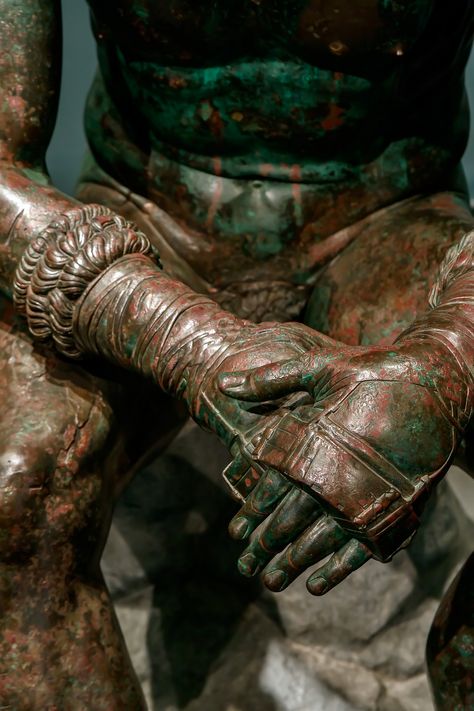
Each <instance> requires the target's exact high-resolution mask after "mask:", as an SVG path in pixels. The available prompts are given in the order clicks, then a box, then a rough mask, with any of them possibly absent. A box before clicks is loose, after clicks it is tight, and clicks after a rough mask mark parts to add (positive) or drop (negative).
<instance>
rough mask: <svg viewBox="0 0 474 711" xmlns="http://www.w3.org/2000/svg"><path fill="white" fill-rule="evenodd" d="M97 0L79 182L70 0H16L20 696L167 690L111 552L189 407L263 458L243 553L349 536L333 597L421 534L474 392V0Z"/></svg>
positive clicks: (9, 274)
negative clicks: (57, 145)
mask: <svg viewBox="0 0 474 711" xmlns="http://www.w3.org/2000/svg"><path fill="white" fill-rule="evenodd" d="M89 4H90V7H91V14H92V21H93V28H94V33H95V37H96V39H97V46H98V56H99V71H98V74H97V77H96V80H95V82H94V85H93V87H92V89H91V92H90V95H89V98H88V102H87V108H86V130H87V135H88V140H89V145H90V149H91V153H92V156H93V157H91V159H90V160H89V164H88V166H87V167H86V169H85V171H84V174H83V176H82V179H81V183H80V185H79V188H78V193H77V198H78V200H79V201H80V202H78V200H76V199H73V198H71V197H69V196H66V195H63V194H61V193H60V192H58V191H57V190H56V189H55V188H54V186H52V185H51V183H50V181H49V178H48V175H47V172H46V168H45V163H44V156H45V151H46V147H47V144H48V141H49V138H50V135H51V130H52V126H53V124H54V119H55V112H56V104H57V94H58V81H59V73H60V3H59V0H0V9H1V20H2V26H1V32H0V37H1V53H0V86H1V91H2V103H1V107H2V109H1V120H0V148H1V161H2V162H1V170H2V181H1V194H0V220H1V228H2V229H1V236H0V284H1V287H2V291H3V293H4V295H5V297H6V298H5V299H4V300H3V301H2V303H1V314H2V329H1V336H0V338H1V359H2V360H1V369H0V378H1V382H2V395H3V397H2V430H1V432H2V433H1V436H0V437H1V438H0V458H1V462H2V468H1V505H0V516H1V521H2V526H1V534H0V541H1V550H2V562H1V566H2V575H1V585H2V587H1V601H2V607H1V635H0V639H1V642H0V649H1V663H0V699H1V701H2V703H3V704H4V705H6V707H7V708H12V709H18V710H20V709H33V708H34V709H42V708H53V707H56V708H71V709H72V708H74V709H75V708H77V709H84V708H94V709H102V708H103V709H111V708H113V709H121V708H123V709H138V708H141V707H142V704H143V701H142V698H141V693H140V691H139V688H138V685H137V682H136V680H135V678H134V675H133V673H132V671H131V669H130V665H129V661H128V658H127V653H126V650H125V647H124V644H123V641H122V638H121V635H120V632H119V630H118V626H117V623H116V621H115V618H114V615H113V612H112V609H111V605H110V601H109V598H108V594H107V591H106V589H105V585H104V583H103V580H102V578H101V575H100V571H99V567H98V564H99V559H100V554H101V550H102V546H103V543H104V540H105V537H106V534H107V530H108V526H109V523H110V518H111V511H112V507H113V502H114V500H115V498H116V496H117V494H118V493H119V491H120V490H121V488H122V487H123V486H124V484H125V483H126V482H127V480H128V479H129V477H130V476H132V474H133V471H134V468H136V466H138V464H139V463H140V461H141V460H142V459H143V457H144V456H145V455H146V453H147V452H148V451H150V450H151V449H152V448H153V447H154V448H155V449H156V446H157V443H158V444H160V445H163V444H164V443H165V442H166V441H168V440H169V439H170V438H171V437H172V436H173V433H174V432H175V431H176V430H177V428H178V427H179V426H180V423H181V422H182V420H183V417H184V416H185V414H186V412H189V413H190V414H191V415H192V417H193V418H194V419H195V420H196V421H197V422H198V423H199V424H200V425H201V426H203V427H205V428H208V429H210V430H212V431H214V432H216V433H217V434H218V435H219V436H220V437H221V438H222V439H223V441H224V442H225V443H226V444H227V445H228V447H229V448H230V451H231V452H232V454H233V455H234V461H233V463H232V464H231V465H230V467H229V469H228V470H227V472H226V478H227V480H228V481H229V483H230V484H231V486H232V488H233V490H234V492H235V494H236V495H237V496H238V497H240V499H241V500H242V503H243V508H242V509H241V511H240V513H239V514H238V515H237V517H236V518H235V519H234V520H233V522H232V523H231V533H232V535H233V536H234V537H236V538H241V539H244V538H246V537H247V536H249V534H250V533H251V532H252V531H253V530H254V529H255V528H256V527H257V526H258V524H260V523H261V522H262V521H264V519H267V521H266V523H265V526H264V527H262V529H261V532H260V534H259V535H258V536H257V537H256V538H255V539H254V540H253V541H252V543H250V544H249V547H248V548H247V550H246V552H245V553H244V555H243V556H242V557H241V559H240V561H239V565H240V568H241V571H242V572H243V573H244V574H245V575H253V574H256V573H257V572H260V571H261V570H262V569H263V568H265V566H267V565H268V564H269V567H268V568H266V572H265V575H264V582H265V584H266V585H267V586H268V587H269V588H270V589H272V590H282V589H284V588H285V587H286V586H287V585H288V584H289V583H290V582H291V580H292V579H294V578H295V577H296V576H298V575H299V574H300V573H301V572H303V571H304V570H305V569H306V568H308V567H309V566H310V565H312V564H314V563H317V562H319V561H320V560H322V559H323V558H324V557H325V556H327V555H328V554H330V553H332V554H333V555H332V557H331V558H330V560H329V562H327V563H325V564H324V565H323V566H322V567H321V568H320V569H319V570H318V571H317V573H313V574H312V576H311V577H310V579H309V581H308V589H309V590H310V592H312V593H313V594H315V595H321V594H323V593H325V592H326V591H328V590H329V589H330V588H332V587H334V586H335V585H337V584H338V583H339V582H341V581H342V580H343V579H344V578H345V577H346V576H347V575H349V573H350V572H352V571H353V570H355V569H356V568H357V567H359V566H361V565H362V564H363V563H364V562H365V561H366V560H368V559H369V558H370V557H375V558H377V559H378V560H381V561H387V560H389V559H390V558H391V557H392V556H393V555H394V554H395V553H396V552H397V551H398V550H399V549H400V548H401V547H404V546H406V545H407V544H408V543H409V541H410V539H411V537H412V536H413V534H414V533H415V532H416V529H417V527H418V523H419V515H420V513H421V511H422V509H423V505H424V504H425V502H426V500H427V498H428V497H429V494H430V491H431V490H432V488H433V487H434V486H435V485H436V483H437V482H438V481H439V480H440V479H441V478H442V477H443V475H444V474H445V473H446V471H447V469H448V467H449V464H450V462H451V461H452V458H453V456H454V454H455V453H456V451H457V450H458V446H459V444H460V442H461V440H462V439H463V436H464V434H465V432H466V428H467V427H468V424H469V421H470V417H471V414H472V407H473V390H472V388H473V384H472V367H473V344H474V333H473V323H474V295H473V284H474V270H473V261H474V254H473V249H474V237H473V235H472V232H471V231H472V230H473V224H474V220H473V218H472V215H471V212H470V209H469V204H468V197H467V190H466V185H465V181H464V179H463V174H462V171H461V169H460V167H459V161H460V158H461V156H462V153H463V150H464V146H465V143H466V137H467V131H468V114H467V109H466V100H465V92H464V84H463V71H464V66H465V63H466V61H467V57H468V54H469V51H470V46H471V37H472V30H473V26H474V3H472V2H471V1H470V0H468V1H466V0H463V1H462V2H461V0H453V1H452V2H451V3H443V2H436V0H417V1H416V2H408V0H406V1H397V2H396V1H395V0H393V2H392V1H389V2H385V1H384V2H382V1H381V0H353V2H346V1H345V0H328V2H323V1H322V0H245V1H244V0H240V1H239V2H233V1H231V0H226V1H224V0H222V2H202V3H201V4H197V3H195V2H194V3H193V2H191V1H190V0H139V1H135V0H118V1H116V2H114V3H108V2H104V1H103V0H102V2H100V1H99V0H90V2H89ZM160 260H161V261H160ZM430 291H431V307H430V309H429V310H428V311H427V308H428V295H429V293H430ZM11 298H12V299H13V305H14V308H15V309H16V314H15V312H14V308H13V306H12V302H11V301H10V299H11ZM23 316H26V322H25V321H24V319H23V318H22V317H23ZM298 320H300V321H304V323H297V321H298ZM257 324H260V325H257ZM71 359H76V360H77V361H79V362H76V363H74V362H72V360H71ZM81 359H82V360H81ZM143 376H145V377H143ZM150 380H151V381H154V382H155V383H156V384H158V385H159V386H160V388H161V390H162V391H164V392H162V394H160V391H159V390H158V389H155V390H153V391H152V390H150V388H149V385H148V381H150ZM169 396H173V397H174V398H175V399H171V398H170V397H169ZM282 398H283V399H282ZM269 401H271V402H270V404H269V405H268V403H269ZM143 403H146V413H145V408H144V404H143ZM255 403H257V405H256V404H255ZM262 403H267V405H268V406H265V407H259V405H261V404H262ZM271 403H273V405H272V404H271ZM466 453H467V455H468V454H469V438H466ZM466 466H467V464H466ZM288 544H289V547H287V546H288ZM276 555H277V557H276V558H275V559H274V556H276ZM473 570H474V559H472V558H471V559H470V561H469V562H468V563H467V564H466V567H465V568H464V571H463V572H462V573H461V574H460V575H459V577H458V579H457V581H456V582H455V583H454V587H453V588H452V590H451V591H450V593H449V596H448V598H447V602H446V603H445V606H444V608H443V610H442V611H441V613H440V615H439V617H438V618H437V620H436V622H435V627H434V631H433V633H432V635H431V637H430V646H429V649H430V664H431V666H430V673H431V677H432V681H433V685H434V693H435V698H436V703H437V707H438V708H439V709H446V710H447V709H450V710H451V709H454V708H456V709H457V708H468V707H469V704H470V703H471V702H472V695H473V693H474V692H473V687H472V683H473V682H472V664H473V661H472V659H473V645H474V641H473V640H474V624H473V619H472V614H473V612H472V611H473V604H472V603H473V598H472V590H470V587H472V581H470V577H471V578H472V571H473ZM453 600H456V601H462V605H463V612H461V610H460V609H459V605H454V603H453ZM451 613H452V614H451ZM18 670H21V673H19V671H18Z"/></svg>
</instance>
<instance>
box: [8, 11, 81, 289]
mask: <svg viewBox="0 0 474 711" xmlns="http://www.w3.org/2000/svg"><path fill="white" fill-rule="evenodd" d="M0 18H1V24H0V58H1V59H0V107H1V108H0V289H1V290H2V291H3V292H4V293H6V294H7V295H9V296H11V294H12V288H13V279H14V274H15V269H16V267H17V264H18V261H19V259H20V257H21V255H22V253H23V251H24V250H25V247H26V246H27V244H28V243H29V242H30V240H31V239H32V238H34V237H35V236H36V235H37V234H39V233H40V232H41V231H42V230H43V229H44V228H46V227H47V225H48V224H49V223H50V222H51V218H52V216H54V215H56V214H59V213H61V212H64V211H65V210H69V209H71V208H73V207H74V206H75V205H77V202H76V201H75V200H73V199H72V198H70V197H67V196H66V195H64V194H62V193H61V192H60V191H58V190H56V189H55V188H54V187H53V186H52V185H51V183H50V180H49V176H48V174H47V171H46V167H45V154H46V149H47V147H48V143H49V140H50V138H51V134H52V131H53V128H54V123H55V119H56V112H57V104H58V95H59V83H60V73H61V3H60V0H21V2H20V1H19V0H0Z"/></svg>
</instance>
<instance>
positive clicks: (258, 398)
mask: <svg viewBox="0 0 474 711" xmlns="http://www.w3.org/2000/svg"><path fill="white" fill-rule="evenodd" d="M308 356H309V357H308ZM328 361H329V357H328V356H324V355H322V354H321V352H320V351H319V350H318V351H317V352H316V353H311V354H310V353H304V354H302V355H301V356H298V357H297V358H290V359H289V360H284V361H281V362H280V363H271V364H269V365H262V366H260V367H258V368H252V369H250V370H241V371H238V372H235V373H223V374H222V375H221V376H220V378H219V387H220V389H221V390H222V392H223V393H225V394H226V395H228V396H230V397H234V398H237V399H239V400H248V401H250V402H262V401H265V400H275V399H277V398H280V397H283V396H284V395H288V394H290V393H294V392H298V391H301V390H306V391H307V392H310V393H311V392H312V388H313V384H314V375H316V373H317V372H319V371H320V370H321V369H322V368H323V367H324V366H325V365H326V364H327V363H328Z"/></svg>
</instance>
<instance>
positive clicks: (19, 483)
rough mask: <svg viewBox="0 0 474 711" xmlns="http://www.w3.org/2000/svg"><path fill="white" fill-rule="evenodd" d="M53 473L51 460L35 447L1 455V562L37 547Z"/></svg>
mask: <svg viewBox="0 0 474 711" xmlns="http://www.w3.org/2000/svg"><path fill="white" fill-rule="evenodd" d="M53 469H54V462H53V461H52V458H51V457H50V456H48V454H47V453H46V452H44V451H37V450H35V449H34V448H33V447H32V448H31V449H24V448H22V447H18V446H16V447H15V446H11V447H9V448H6V449H5V450H4V451H0V559H3V560H5V559H6V558H9V557H10V556H11V555H12V554H18V553H20V552H21V553H22V554H26V553H27V552H28V550H32V549H33V548H34V547H35V545H36V539H37V533H38V529H39V528H40V527H41V526H43V525H44V518H45V516H44V513H45V511H44V509H45V499H46V494H47V484H48V479H49V477H50V474H51V472H52V471H53Z"/></svg>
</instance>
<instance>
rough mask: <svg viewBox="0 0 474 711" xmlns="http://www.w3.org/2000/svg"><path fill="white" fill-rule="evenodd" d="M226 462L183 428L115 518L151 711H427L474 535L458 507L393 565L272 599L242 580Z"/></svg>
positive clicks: (428, 527) (205, 439) (111, 555)
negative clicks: (435, 620)
mask: <svg viewBox="0 0 474 711" xmlns="http://www.w3.org/2000/svg"><path fill="white" fill-rule="evenodd" d="M227 461H228V457H227V454H226V452H225V450H224V449H223V448H222V447H221V445H220V444H219V443H218V442H217V441H216V440H215V439H214V438H213V437H211V436H210V435H206V434H205V433H203V432H201V431H200V430H199V429H198V428H197V427H195V426H194V425H192V424H188V425H186V427H185V428H184V429H183V431H182V432H181V434H180V435H179V436H178V438H177V439H176V440H175V441H174V442H173V443H172V445H171V446H170V447H169V448H168V450H167V451H166V452H165V453H163V454H162V455H161V456H160V457H159V458H158V459H157V460H156V461H155V462H154V463H153V464H152V465H151V466H149V467H147V468H146V469H144V470H143V471H142V472H140V473H139V474H138V475H137V476H136V478H135V479H134V481H133V482H132V483H131V485H130V486H129V487H128V489H127V490H126V491H125V492H124V495H123V496H122V498H121V500H120V502H119V504H118V506H117V509H116V513H115V516H114V522H113V526H112V530H111V533H110V536H109V540H108V543H107V546H106V550H105V552H104V556H103V561H102V567H103V571H104V574H105V576H106V579H107V581H108V585H109V588H110V590H111V593H112V596H113V599H114V601H115V606H116V611H117V615H118V617H119V621H120V623H121V626H122V629H123V632H124V635H125V638H126V640H127V644H128V648H129V650H130V654H131V657H132V660H133V663H134V666H135V669H136V672H137V674H138V677H139V679H140V681H141V683H142V685H143V688H144V691H145V695H146V697H147V701H148V704H149V708H150V710H151V711H181V710H182V709H184V710H185V711H319V710H321V711H356V710H357V709H360V710H367V711H431V710H432V708H433V706H432V702H431V698H430V692H429V689H428V684H427V680H426V676H425V673H424V646H425V640H426V636H427V633H428V630H429V627H430V624H431V620H432V617H433V615H434V612H435V610H436V607H437V605H438V602H439V597H440V595H441V592H442V588H443V586H444V585H446V582H447V578H448V576H449V571H450V570H452V569H453V567H454V566H455V565H456V562H457V561H459V560H460V559H461V558H462V557H463V555H464V552H465V551H467V550H468V543H466V539H469V537H470V540H471V541H472V533H473V530H472V524H471V523H470V522H469V521H468V519H467V518H466V516H465V515H464V513H463V510H462V508H461V507H460V505H459V503H458V501H457V499H456V497H455V496H454V495H453V494H452V493H450V491H449V490H448V489H447V488H446V487H445V490H444V491H443V492H442V495H441V496H440V497H439V502H438V504H437V506H435V507H432V508H433V510H432V511H431V512H428V515H427V521H425V525H424V526H423V528H422V530H421V531H420V534H419V535H418V536H417V539H416V541H415V543H414V545H413V547H412V549H410V552H409V553H408V552H402V553H400V554H399V555H397V556H396V557H395V559H394V560H393V561H392V563H390V564H388V565H380V564H379V563H377V562H375V561H373V562H370V563H368V564H367V565H365V566H364V567H363V568H361V569H360V570H359V571H358V572H357V573H355V574H353V575H352V576H351V578H350V579H349V580H347V581H346V582H345V583H343V584H342V585H341V586H339V587H338V588H336V589H335V590H334V591H332V592H331V593H330V594H329V595H328V596H326V597H323V598H319V599H318V598H312V597H311V596H309V595H308V593H307V591H306V588H305V584H304V579H301V580H298V581H296V582H295V583H294V584H293V585H292V586H291V587H290V589H289V590H288V591H286V592H285V593H283V594H279V595H275V594H272V593H270V592H268V591H266V590H263V589H262V588H261V585H260V583H259V581H248V580H245V579H243V578H241V577H240V576H239V575H238V573H237V571H236V566H235V561H236V559H237V556H238V554H239V551H240V550H241V549H242V545H241V544H238V543H235V542H233V541H231V540H230V539H229V537H228V535H227V532H226V527H227V523H228V521H229V519H230V517H231V516H232V514H233V513H234V512H235V510H236V504H235V503H234V502H233V501H232V500H231V499H230V498H229V496H228V494H227V492H226V489H225V486H224V484H223V482H222V479H221V476H220V473H221V471H222V469H223V467H224V466H225V464H226V463H227ZM434 517H436V518H437V521H436V522H434Z"/></svg>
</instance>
